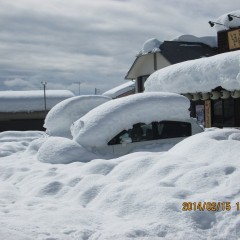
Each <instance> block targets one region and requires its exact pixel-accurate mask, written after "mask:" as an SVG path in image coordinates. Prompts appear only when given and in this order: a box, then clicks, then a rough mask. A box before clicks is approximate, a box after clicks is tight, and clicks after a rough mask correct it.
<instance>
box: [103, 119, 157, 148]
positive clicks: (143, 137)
mask: <svg viewBox="0 0 240 240" xmlns="http://www.w3.org/2000/svg"><path fill="white" fill-rule="evenodd" d="M149 140H153V127H152V123H150V124H145V123H137V124H134V125H133V127H132V128H131V129H128V130H123V131H122V132H121V133H119V134H118V135H117V136H115V137H114V138H113V139H112V140H110V141H109V142H108V145H116V144H121V143H124V142H128V143H129V142H142V141H149Z"/></svg>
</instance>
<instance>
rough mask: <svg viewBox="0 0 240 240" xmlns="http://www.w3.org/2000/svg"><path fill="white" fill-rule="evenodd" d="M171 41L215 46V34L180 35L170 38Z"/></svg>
mask: <svg viewBox="0 0 240 240" xmlns="http://www.w3.org/2000/svg"><path fill="white" fill-rule="evenodd" d="M171 41H177V42H191V43H192V42H196V43H204V44H206V45H208V46H210V47H217V37H216V36H205V37H196V36H193V35H181V36H178V37H176V38H174V39H172V40H171Z"/></svg>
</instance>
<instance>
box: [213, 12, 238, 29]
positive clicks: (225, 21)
mask: <svg viewBox="0 0 240 240" xmlns="http://www.w3.org/2000/svg"><path fill="white" fill-rule="evenodd" d="M228 14H232V15H234V16H237V17H240V10H235V11H232V12H229V13H225V14H223V15H222V16H220V17H219V18H218V19H217V20H216V22H217V23H221V24H223V25H225V26H222V25H219V24H215V25H214V27H215V29H216V30H217V31H218V32H219V31H223V30H228V29H229V28H236V27H240V19H239V18H237V17H233V20H232V21H229V19H228Z"/></svg>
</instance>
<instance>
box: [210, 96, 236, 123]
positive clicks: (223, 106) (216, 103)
mask: <svg viewBox="0 0 240 240" xmlns="http://www.w3.org/2000/svg"><path fill="white" fill-rule="evenodd" d="M212 111H213V113H212V116H213V119H212V126H213V127H233V126H234V125H235V116H234V99H233V98H229V99H218V100H213V101H212Z"/></svg>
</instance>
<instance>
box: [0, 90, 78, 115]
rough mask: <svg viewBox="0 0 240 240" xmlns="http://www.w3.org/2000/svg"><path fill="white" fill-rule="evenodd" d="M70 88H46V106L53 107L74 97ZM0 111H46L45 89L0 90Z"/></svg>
mask: <svg viewBox="0 0 240 240" xmlns="http://www.w3.org/2000/svg"><path fill="white" fill-rule="evenodd" d="M73 96H74V94H73V93H72V92H71V91H68V90H46V105H47V106H46V107H47V110H49V109H51V108H52V107H53V106H54V105H56V104H57V103H59V102H61V101H63V100H65V99H67V98H69V97H73ZM0 102H1V105H0V112H32V111H44V110H45V105H44V93H43V90H41V91H40V90H36V91H0Z"/></svg>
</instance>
